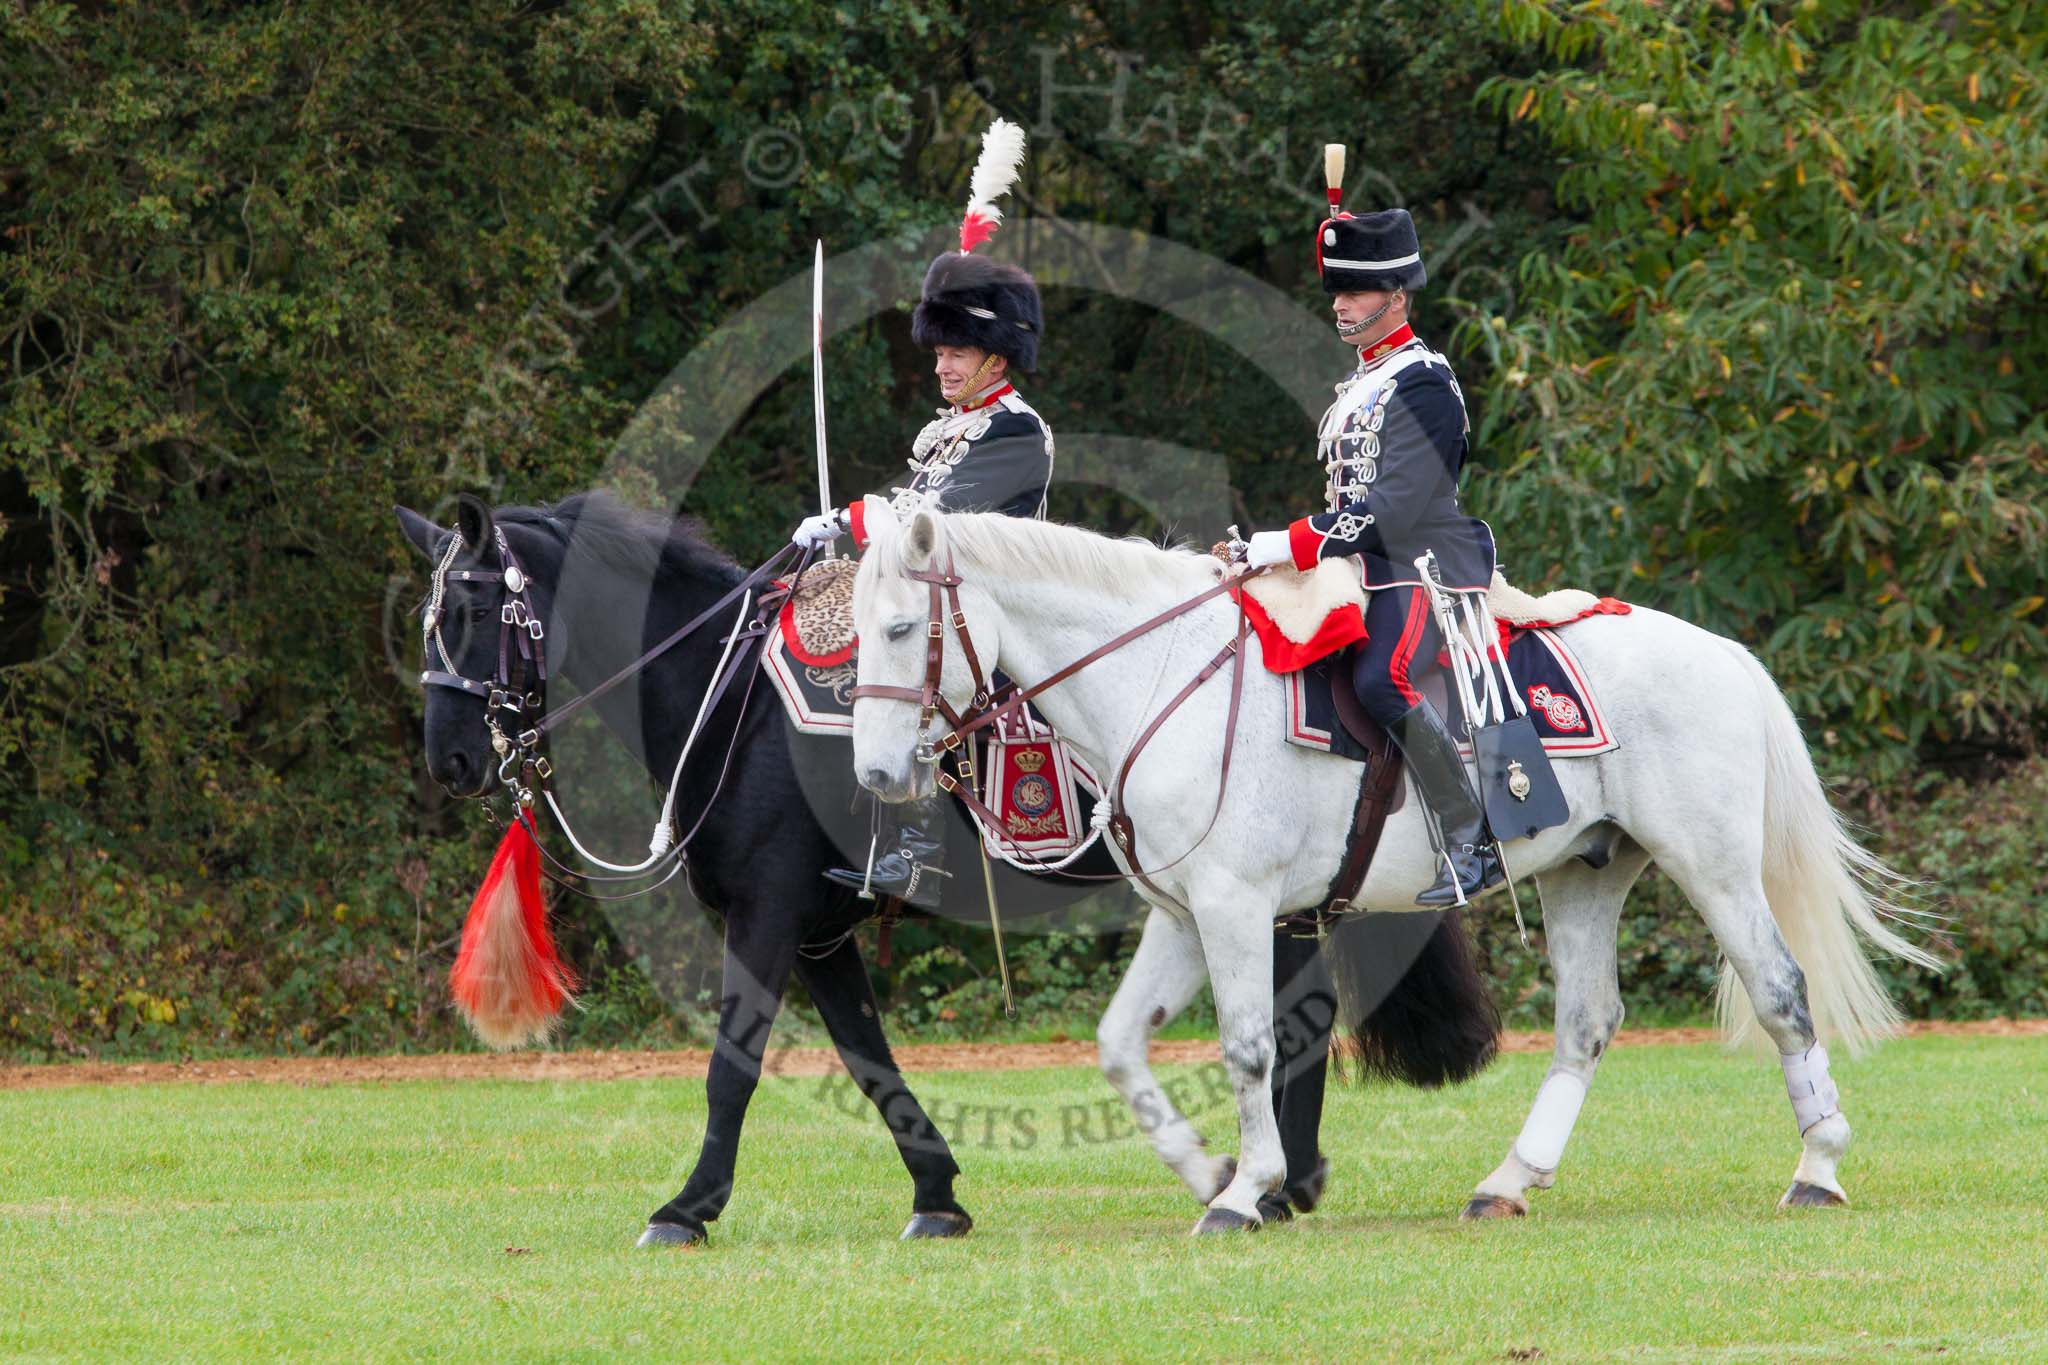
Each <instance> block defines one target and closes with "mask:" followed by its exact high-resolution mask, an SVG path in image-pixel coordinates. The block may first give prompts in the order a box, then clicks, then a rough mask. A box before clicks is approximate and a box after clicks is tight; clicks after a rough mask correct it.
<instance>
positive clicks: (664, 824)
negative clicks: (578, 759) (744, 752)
mask: <svg viewBox="0 0 2048 1365" xmlns="http://www.w3.org/2000/svg"><path fill="white" fill-rule="evenodd" d="M753 605H754V594H753V593H752V592H751V591H749V592H746V593H742V594H741V595H740V609H739V613H738V614H737V615H736V616H734V617H733V623H732V630H731V631H730V632H729V633H728V634H727V635H726V639H725V649H724V651H723V652H722V653H720V654H719V656H718V667H716V668H714V669H713V670H712V671H711V678H712V685H709V686H706V687H705V689H704V696H703V698H702V699H701V700H700V701H698V703H697V718H696V719H695V720H693V721H692V722H690V733H689V735H688V736H687V737H685V738H684V740H683V751H682V753H681V754H680V755H678V756H677V758H676V769H675V772H674V773H673V774H671V775H670V777H669V780H668V794H667V796H665V797H663V798H662V803H661V818H660V819H659V820H658V821H657V822H656V824H655V826H654V834H653V837H651V838H650V839H649V840H648V842H647V857H646V858H644V859H642V860H641V861H640V862H638V863H635V864H633V865H632V866H630V867H629V866H626V865H624V864H622V863H614V862H608V861H606V860H605V859H603V858H600V857H598V856H597V855H596V854H595V853H592V852H591V851H590V850H589V849H587V848H585V847H584V846H583V842H582V840H580V839H578V838H577V837H576V831H575V829H574V828H573V827H571V826H570V824H569V817H568V816H567V815H566V814H565V813H564V812H563V810H562V807H561V805H560V803H559V802H557V801H556V800H555V794H554V792H553V791H544V792H543V793H542V795H544V796H545V797H546V798H547V803H548V809H549V810H551V811H553V812H554V815H555V823H556V824H558V825H560V826H561V828H562V833H563V835H564V836H565V837H567V839H568V840H569V847H571V848H573V849H575V850H576V852H577V853H578V854H579V855H580V856H581V857H582V858H583V859H584V860H585V861H586V862H589V863H591V864H594V865H595V866H597V867H601V868H603V869H604V870H605V871H607V872H619V873H624V874H626V875H627V876H634V875H637V874H639V873H642V872H647V871H650V870H652V869H653V868H654V867H655V866H656V865H657V864H659V863H660V862H661V860H662V859H663V858H666V857H667V856H668V853H669V850H670V849H671V848H672V847H673V846H674V844H675V837H676V831H675V809H676V793H677V791H678V790H680V788H681V787H682V782H683V768H684V766H685V765H686V764H688V763H689V761H690V754H691V752H692V751H693V750H695V749H696V747H697V737H698V736H699V735H701V734H702V733H703V732H704V722H705V720H706V719H707V718H708V713H709V711H710V709H711V694H712V693H713V692H714V691H716V690H717V689H716V683H717V680H718V679H719V678H720V677H722V676H723V675H724V673H725V666H726V664H727V663H728V662H730V661H731V659H732V652H733V649H734V648H735V647H736V646H737V645H738V644H739V639H740V629H741V627H742V626H744V625H745V624H746V621H747V613H748V612H749V611H750V610H751V609H752V607H753Z"/></svg>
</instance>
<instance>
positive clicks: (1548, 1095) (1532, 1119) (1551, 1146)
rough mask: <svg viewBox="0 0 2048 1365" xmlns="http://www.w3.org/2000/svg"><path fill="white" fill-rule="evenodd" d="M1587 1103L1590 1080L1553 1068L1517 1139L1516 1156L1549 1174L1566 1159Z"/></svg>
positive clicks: (1542, 1172) (1538, 1092)
mask: <svg viewBox="0 0 2048 1365" xmlns="http://www.w3.org/2000/svg"><path fill="white" fill-rule="evenodd" d="M1585 1102H1586V1083H1585V1082H1584V1081H1582V1080H1580V1079H1579V1078H1578V1077H1577V1076H1574V1075H1572V1074H1571V1073H1570V1072H1569V1071H1552V1072H1551V1073H1550V1074H1549V1075H1548V1076H1545V1077H1544V1078H1543V1085H1542V1087H1541V1088H1540V1089H1538V1090H1537V1092H1536V1103H1535V1104H1533V1105H1531V1106H1529V1118H1528V1121H1527V1122H1525V1123H1524V1124H1523V1125H1522V1135H1521V1136H1520V1137H1518V1138H1516V1139H1515V1155H1516V1156H1519V1157H1520V1158H1521V1159H1522V1161H1523V1164H1525V1165H1527V1166H1528V1167H1529V1169H1531V1170H1533V1171H1536V1172H1538V1173H1539V1174H1543V1175H1548V1174H1549V1173H1550V1172H1552V1171H1554V1170H1556V1169H1557V1163H1558V1162H1559V1161H1562V1160H1563V1159H1564V1145H1565V1143H1566V1142H1567V1141H1569V1140H1570V1138H1571V1135H1572V1125H1573V1124H1574V1123H1577V1122H1578V1121H1579V1106H1580V1105H1582V1104H1584V1103H1585Z"/></svg>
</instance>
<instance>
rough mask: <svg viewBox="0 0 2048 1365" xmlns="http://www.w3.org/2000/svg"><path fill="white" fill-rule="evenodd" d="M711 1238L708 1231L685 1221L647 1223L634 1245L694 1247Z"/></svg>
mask: <svg viewBox="0 0 2048 1365" xmlns="http://www.w3.org/2000/svg"><path fill="white" fill-rule="evenodd" d="M710 1240H711V1236H710V1234H709V1233H707V1232H705V1231H704V1229H702V1228H698V1227H691V1226H690V1225H689V1224H687V1223H649V1224H648V1225H647V1230H646V1231H644V1232H642V1233H641V1234H640V1240H639V1241H637V1242H635V1243H633V1245H634V1246H636V1247H696V1246H703V1245H704V1244H705V1243H706V1242H709V1241H710Z"/></svg>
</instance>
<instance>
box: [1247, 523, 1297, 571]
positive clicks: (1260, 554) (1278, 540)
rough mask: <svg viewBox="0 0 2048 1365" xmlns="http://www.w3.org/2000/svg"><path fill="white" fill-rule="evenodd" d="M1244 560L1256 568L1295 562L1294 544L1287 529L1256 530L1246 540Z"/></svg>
mask: <svg viewBox="0 0 2048 1365" xmlns="http://www.w3.org/2000/svg"><path fill="white" fill-rule="evenodd" d="M1244 562H1245V563H1246V564H1248V565H1250V566H1251V567H1252V568H1254V569H1263V568H1265V567H1266V566H1267V565H1268V564H1292V563H1294V545H1293V543H1292V542H1291V541H1289V539H1288V537H1287V532H1285V531H1254V532H1252V538H1251V539H1250V540H1248V541H1246V542H1245V548H1244Z"/></svg>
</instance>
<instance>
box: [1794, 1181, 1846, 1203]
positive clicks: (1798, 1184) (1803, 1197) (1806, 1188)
mask: <svg viewBox="0 0 2048 1365" xmlns="http://www.w3.org/2000/svg"><path fill="white" fill-rule="evenodd" d="M1848 1202H1849V1196H1848V1195H1846V1194H1843V1193H1842V1192H1841V1191H1840V1190H1831V1189H1828V1188H1827V1187H1826V1186H1824V1185H1809V1184H1807V1183H1806V1182H1805V1181H1804V1180H1795V1181H1793V1182H1792V1188H1791V1189H1789V1190H1787V1191H1785V1197H1784V1198H1783V1199H1780V1200H1779V1201H1778V1207H1779V1208H1781V1209H1838V1208H1842V1207H1844V1206H1846V1205H1847V1204H1848Z"/></svg>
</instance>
